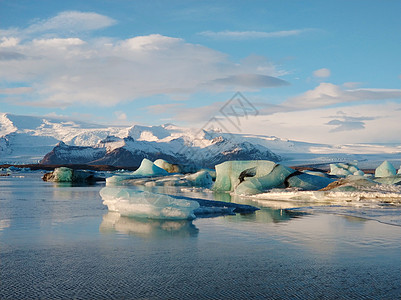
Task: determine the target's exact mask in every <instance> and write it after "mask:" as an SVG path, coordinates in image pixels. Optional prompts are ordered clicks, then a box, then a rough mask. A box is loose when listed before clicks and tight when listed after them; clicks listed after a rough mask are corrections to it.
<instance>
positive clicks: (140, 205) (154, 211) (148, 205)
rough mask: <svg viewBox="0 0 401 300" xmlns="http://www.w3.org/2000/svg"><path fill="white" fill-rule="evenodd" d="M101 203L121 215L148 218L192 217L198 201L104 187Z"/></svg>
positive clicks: (101, 193)
mask: <svg viewBox="0 0 401 300" xmlns="http://www.w3.org/2000/svg"><path fill="white" fill-rule="evenodd" d="M100 196H101V197H102V199H103V204H104V205H106V206H107V207H108V209H109V210H110V211H115V212H119V213H120V214H121V215H122V216H127V217H138V218H148V219H173V220H174V219H175V220H182V219H194V218H195V215H194V213H193V212H194V210H195V209H197V208H199V203H198V202H196V201H191V200H184V199H176V198H173V197H170V196H168V195H164V194H156V193H150V192H143V191H136V190H133V189H126V188H117V187H105V188H103V189H101V190H100Z"/></svg>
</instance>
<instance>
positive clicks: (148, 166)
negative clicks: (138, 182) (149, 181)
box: [106, 158, 169, 184]
mask: <svg viewBox="0 0 401 300" xmlns="http://www.w3.org/2000/svg"><path fill="white" fill-rule="evenodd" d="M166 175H169V173H168V172H167V171H166V170H164V169H162V168H160V167H158V166H156V165H155V164H154V163H153V162H151V161H150V160H149V159H147V158H144V159H143V160H142V162H141V165H140V166H139V168H138V169H137V170H136V171H134V172H131V173H126V174H123V175H115V176H112V177H109V178H107V179H106V183H107V184H119V183H121V182H122V181H125V180H127V179H134V178H141V177H151V176H166Z"/></svg>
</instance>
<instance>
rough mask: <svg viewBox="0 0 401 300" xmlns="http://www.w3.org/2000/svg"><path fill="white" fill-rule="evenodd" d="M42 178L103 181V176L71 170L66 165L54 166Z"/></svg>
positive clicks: (46, 179)
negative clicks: (54, 167)
mask: <svg viewBox="0 0 401 300" xmlns="http://www.w3.org/2000/svg"><path fill="white" fill-rule="evenodd" d="M42 179H43V180H44V181H53V182H78V183H84V182H86V183H91V182H96V181H104V178H100V177H96V176H95V173H94V172H91V171H83V170H73V169H70V168H67V167H60V168H56V169H54V171H53V172H50V173H46V174H44V175H43V177H42Z"/></svg>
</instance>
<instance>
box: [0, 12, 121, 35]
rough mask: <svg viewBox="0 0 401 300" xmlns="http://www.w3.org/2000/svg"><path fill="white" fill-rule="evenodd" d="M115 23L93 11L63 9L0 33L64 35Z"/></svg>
mask: <svg viewBox="0 0 401 300" xmlns="http://www.w3.org/2000/svg"><path fill="white" fill-rule="evenodd" d="M116 23H117V21H116V20H114V19H112V18H110V17H107V16H104V15H101V14H97V13H94V12H81V11H64V12H61V13H59V14H58V15H56V16H54V17H51V18H48V19H45V20H38V21H36V22H34V23H33V24H32V25H30V26H29V27H26V28H8V29H2V30H0V35H3V36H6V37H10V36H11V37H13V36H14V37H15V36H19V37H21V38H28V37H29V36H33V35H38V34H46V35H47V36H49V35H54V34H57V35H59V36H60V35H62V36H64V35H66V34H67V35H68V34H76V33H82V32H86V31H92V30H98V29H102V28H105V27H109V26H112V25H114V24H116Z"/></svg>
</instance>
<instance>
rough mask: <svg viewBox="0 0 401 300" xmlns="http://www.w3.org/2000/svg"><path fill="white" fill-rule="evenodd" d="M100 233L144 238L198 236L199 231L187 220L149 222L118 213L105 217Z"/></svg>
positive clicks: (111, 213) (108, 214)
mask: <svg viewBox="0 0 401 300" xmlns="http://www.w3.org/2000/svg"><path fill="white" fill-rule="evenodd" d="M99 230H100V232H103V233H107V232H118V233H122V234H132V235H138V236H142V237H163V236H179V237H187V236H196V235H197V234H198V231H199V230H198V229H197V228H196V227H195V225H193V224H192V222H191V221H187V220H148V219H135V218H128V217H123V216H121V215H120V214H119V213H117V212H109V213H107V214H106V215H104V216H103V221H102V223H101V224H100V227H99Z"/></svg>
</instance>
